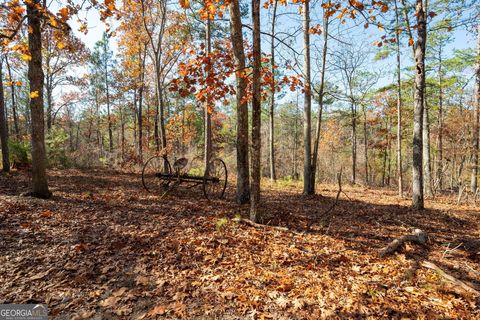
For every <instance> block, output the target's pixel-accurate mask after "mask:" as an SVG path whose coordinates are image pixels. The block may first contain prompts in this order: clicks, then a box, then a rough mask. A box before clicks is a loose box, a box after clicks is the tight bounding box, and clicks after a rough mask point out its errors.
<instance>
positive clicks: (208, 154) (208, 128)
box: [204, 18, 213, 168]
mask: <svg viewBox="0 0 480 320" xmlns="http://www.w3.org/2000/svg"><path fill="white" fill-rule="evenodd" d="M211 24H212V22H211V20H210V18H208V19H207V30H206V39H205V40H206V44H207V45H206V47H207V55H208V56H209V55H210V53H211V52H212V34H211V33H212V32H211ZM209 70H210V69H209ZM207 76H208V75H207ZM210 104H211V101H210V98H209V94H208V93H207V101H206V103H205V110H204V112H205V119H204V121H205V159H204V162H205V168H208V163H209V162H210V160H211V158H212V114H211V113H212V112H213V106H211V105H210Z"/></svg>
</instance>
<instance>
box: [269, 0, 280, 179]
mask: <svg viewBox="0 0 480 320" xmlns="http://www.w3.org/2000/svg"><path fill="white" fill-rule="evenodd" d="M277 4H278V0H275V1H274V3H273V16H272V38H271V46H270V54H271V56H272V58H271V59H272V60H271V72H272V84H271V90H270V91H271V94H272V96H271V100H270V112H269V118H270V126H269V141H268V143H269V151H270V179H271V180H272V181H275V180H276V179H277V177H276V174H275V139H274V128H275V124H274V111H275V38H274V37H275V22H276V18H277Z"/></svg>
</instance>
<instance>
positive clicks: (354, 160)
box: [350, 101, 357, 184]
mask: <svg viewBox="0 0 480 320" xmlns="http://www.w3.org/2000/svg"><path fill="white" fill-rule="evenodd" d="M350 111H351V125H352V132H351V135H352V146H351V149H352V184H355V183H356V172H357V107H356V105H355V102H353V101H352V102H351V103H350Z"/></svg>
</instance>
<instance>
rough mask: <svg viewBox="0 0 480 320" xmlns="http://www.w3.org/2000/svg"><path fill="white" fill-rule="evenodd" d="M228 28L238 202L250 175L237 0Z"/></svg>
mask: <svg viewBox="0 0 480 320" xmlns="http://www.w3.org/2000/svg"><path fill="white" fill-rule="evenodd" d="M229 6H230V30H231V39H232V46H233V55H234V57H235V63H236V65H237V70H238V71H237V72H236V74H235V76H236V82H237V88H236V89H237V90H236V103H237V141H236V142H237V194H236V200H237V203H239V204H244V203H247V202H248V200H249V199H250V177H249V165H248V103H247V101H245V99H244V97H245V95H246V90H247V82H246V79H245V78H244V77H243V72H244V70H245V51H244V47H243V34H242V20H241V15H240V6H239V2H238V0H232V1H231V2H230V5H229Z"/></svg>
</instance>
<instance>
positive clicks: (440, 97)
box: [436, 45, 443, 190]
mask: <svg viewBox="0 0 480 320" xmlns="http://www.w3.org/2000/svg"><path fill="white" fill-rule="evenodd" d="M438 58H439V59H438V136H437V152H438V154H437V159H436V160H437V161H436V163H437V165H436V168H437V171H436V187H437V188H438V190H442V189H443V88H442V87H443V76H442V72H443V71H442V45H440V50H439V52H438Z"/></svg>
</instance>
